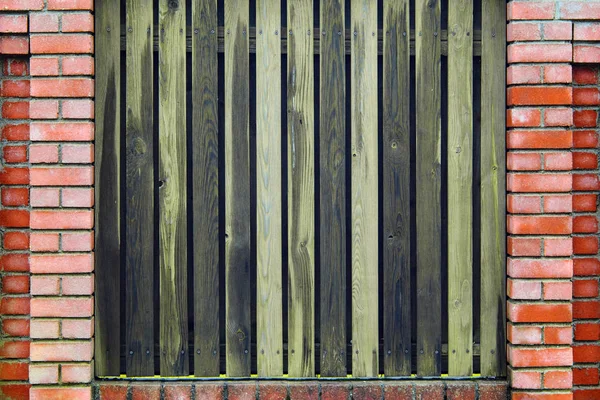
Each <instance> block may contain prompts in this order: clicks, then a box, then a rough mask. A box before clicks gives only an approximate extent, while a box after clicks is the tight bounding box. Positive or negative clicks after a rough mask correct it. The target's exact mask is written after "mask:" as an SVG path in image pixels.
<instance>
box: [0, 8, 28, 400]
mask: <svg viewBox="0 0 600 400" xmlns="http://www.w3.org/2000/svg"><path fill="white" fill-rule="evenodd" d="M14 1H17V0H14ZM30 387H31V385H29V384H25V383H12V384H5V385H0V398H4V399H7V400H30V399H29V388H30ZM2 396H4V397H2Z"/></svg>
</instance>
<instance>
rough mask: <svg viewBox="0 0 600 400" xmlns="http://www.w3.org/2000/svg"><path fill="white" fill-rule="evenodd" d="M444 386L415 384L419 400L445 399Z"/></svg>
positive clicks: (441, 384) (439, 383)
mask: <svg viewBox="0 0 600 400" xmlns="http://www.w3.org/2000/svg"><path fill="white" fill-rule="evenodd" d="M444 392H445V390H444V384H443V383H441V382H435V383H434V382H432V383H423V384H420V383H419V384H415V393H416V395H417V396H416V399H417V400H437V399H443V398H444Z"/></svg>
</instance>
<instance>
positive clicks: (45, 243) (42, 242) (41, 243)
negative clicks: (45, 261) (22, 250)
mask: <svg viewBox="0 0 600 400" xmlns="http://www.w3.org/2000/svg"><path fill="white" fill-rule="evenodd" d="M58 241H59V237H58V234H57V233H38V232H33V233H32V234H31V251H33V252H36V251H52V252H56V251H58Z"/></svg>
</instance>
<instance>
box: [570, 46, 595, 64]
mask: <svg viewBox="0 0 600 400" xmlns="http://www.w3.org/2000/svg"><path fill="white" fill-rule="evenodd" d="M573 61H574V62H578V63H598V62H600V46H591V45H590V46H586V45H575V46H573Z"/></svg>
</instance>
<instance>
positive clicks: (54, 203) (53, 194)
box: [31, 188, 60, 207]
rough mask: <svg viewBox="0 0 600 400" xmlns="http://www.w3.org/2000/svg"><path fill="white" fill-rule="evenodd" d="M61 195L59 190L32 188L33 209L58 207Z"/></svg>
mask: <svg viewBox="0 0 600 400" xmlns="http://www.w3.org/2000/svg"><path fill="white" fill-rule="evenodd" d="M59 202H60V193H59V190H58V189H50V188H31V206H32V207H58V205H59Z"/></svg>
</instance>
